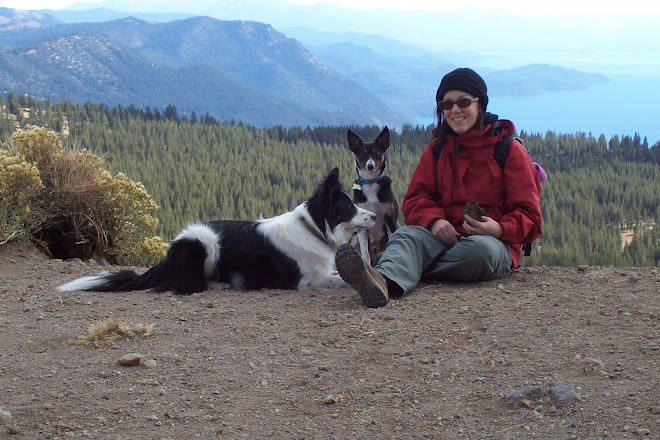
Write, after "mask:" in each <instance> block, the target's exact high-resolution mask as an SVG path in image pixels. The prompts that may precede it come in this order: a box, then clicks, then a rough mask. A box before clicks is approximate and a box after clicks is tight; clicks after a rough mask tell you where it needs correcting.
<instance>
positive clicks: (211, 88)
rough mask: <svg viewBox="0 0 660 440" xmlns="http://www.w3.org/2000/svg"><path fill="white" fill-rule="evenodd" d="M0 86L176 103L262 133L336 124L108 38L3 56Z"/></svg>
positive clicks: (83, 97)
mask: <svg viewBox="0 0 660 440" xmlns="http://www.w3.org/2000/svg"><path fill="white" fill-rule="evenodd" d="M0 84H1V85H2V87H3V89H5V90H16V91H18V90H20V91H21V92H29V93H30V94H32V95H34V96H36V97H44V98H61V97H65V98H67V99H70V100H73V101H79V102H86V101H88V100H91V101H98V102H102V103H104V104H107V105H125V106H128V105H130V104H134V105H135V106H137V107H139V108H144V107H146V106H151V107H156V108H160V109H163V108H165V107H166V106H167V105H168V104H173V105H175V106H176V107H177V110H178V112H179V114H180V115H183V114H190V113H191V112H192V111H195V112H196V113H197V114H198V115H199V116H201V115H203V114H205V113H206V112H209V113H210V114H211V115H213V116H214V117H215V118H216V119H218V120H220V121H231V120H233V121H236V122H238V121H241V122H244V123H248V124H252V125H257V126H262V125H266V126H272V125H278V124H285V125H286V124H287V123H288V124H292V125H306V124H307V123H309V122H312V123H313V124H314V125H321V124H324V123H325V121H326V120H332V121H334V122H335V123H336V124H338V123H339V121H338V118H336V116H334V115H331V114H326V113H323V112H317V113H315V114H312V113H311V112H310V111H309V110H307V109H305V108H303V107H298V106H295V105H293V104H291V103H289V102H285V101H282V100H278V99H276V98H273V97H270V96H268V95H266V94H263V93H260V92H257V91H255V90H254V89H251V88H250V87H248V86H247V85H245V84H243V83H241V82H240V81H238V80H236V79H235V78H233V77H231V76H230V75H228V74H226V73H223V72H221V71H219V70H217V69H213V68H210V67H184V68H179V69H172V68H166V67H162V66H158V65H156V64H154V63H153V62H151V61H150V60H148V59H147V58H146V57H145V56H143V55H141V54H139V53H138V52H136V51H135V50H133V49H130V48H126V47H123V46H120V45H119V44H117V43H115V42H113V41H112V40H110V39H109V38H107V37H104V36H89V35H78V34H75V35H69V36H66V37H58V38H53V39H49V40H44V41H42V42H40V43H37V44H35V45H32V46H30V47H27V48H22V49H16V50H13V51H11V52H6V53H2V54H0ZM333 117H334V118H335V119H332V118H333Z"/></svg>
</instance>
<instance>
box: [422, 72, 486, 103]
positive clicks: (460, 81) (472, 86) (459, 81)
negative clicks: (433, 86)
mask: <svg viewBox="0 0 660 440" xmlns="http://www.w3.org/2000/svg"><path fill="white" fill-rule="evenodd" d="M450 90H460V91H462V92H466V93H469V94H470V95H472V96H475V97H477V98H479V103H480V104H481V106H482V108H483V110H484V112H485V111H486V107H487V106H488V95H487V94H486V93H487V92H488V88H487V87H486V82H485V81H484V80H483V78H481V77H480V76H479V74H478V73H477V72H475V71H474V70H472V69H468V68H467V67H461V68H459V69H456V70H452V71H451V72H449V73H448V74H446V75H445V76H444V77H443V78H442V81H440V87H438V92H437V93H436V94H435V101H436V102H438V101H442V99H443V98H444V96H445V93H447V92H448V91H450Z"/></svg>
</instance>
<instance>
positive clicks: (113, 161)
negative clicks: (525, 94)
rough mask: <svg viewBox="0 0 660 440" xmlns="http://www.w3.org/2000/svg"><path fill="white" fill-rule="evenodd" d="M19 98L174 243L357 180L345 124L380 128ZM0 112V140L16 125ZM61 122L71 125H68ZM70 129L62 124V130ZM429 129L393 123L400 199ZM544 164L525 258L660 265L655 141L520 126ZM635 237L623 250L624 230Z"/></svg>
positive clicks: (369, 132) (362, 131) (391, 158)
mask: <svg viewBox="0 0 660 440" xmlns="http://www.w3.org/2000/svg"><path fill="white" fill-rule="evenodd" d="M23 101H24V102H23V103H22V104H21V103H18V102H17V98H15V97H14V98H13V100H12V101H11V102H8V103H7V106H6V107H7V109H10V108H13V109H16V108H20V107H21V106H27V107H28V108H32V110H31V111H30V117H29V118H27V119H21V118H19V120H20V124H27V123H32V124H35V125H43V126H48V127H50V128H52V129H55V130H56V131H58V132H62V131H65V132H67V133H68V136H64V137H63V141H64V142H66V143H70V144H73V145H78V146H82V147H84V148H87V149H89V150H91V151H93V152H96V153H99V154H103V155H104V156H105V158H106V160H107V163H108V166H109V168H110V169H111V171H112V173H117V172H123V173H125V174H126V175H128V176H129V177H130V178H131V179H133V180H136V181H141V182H142V183H143V184H144V185H145V187H146V188H147V190H148V191H149V193H150V194H151V195H152V197H153V198H154V200H155V201H156V202H157V203H158V204H159V205H160V210H159V211H158V212H157V213H156V217H157V218H159V219H160V221H161V225H160V228H159V233H160V234H161V236H162V237H163V238H164V239H165V240H170V239H172V238H173V237H174V236H175V235H176V234H177V233H178V231H179V230H180V228H181V227H183V226H185V225H186V224H187V223H188V222H191V221H195V220H199V219H213V218H229V219H254V218H258V217H259V216H260V215H263V216H265V217H268V216H272V215H275V214H279V213H282V212H284V211H287V210H290V209H292V208H293V207H295V206H296V205H297V204H299V203H301V202H302V201H303V200H305V199H306V198H307V197H309V195H310V194H311V193H312V191H313V190H314V188H315V187H316V185H317V184H318V182H319V181H320V180H321V179H322V177H323V176H324V175H325V174H326V173H327V172H328V170H330V169H331V168H333V167H335V166H337V167H339V169H340V173H341V174H340V175H341V179H342V182H343V184H344V187H345V188H346V189H350V185H351V183H352V182H353V181H354V180H355V178H356V174H355V167H354V159H353V155H352V154H351V152H350V151H349V150H348V148H347V146H346V131H347V129H348V128H350V129H351V130H353V131H354V132H356V133H357V134H359V136H360V137H361V138H362V139H375V137H376V136H377V135H378V133H379V132H380V130H381V129H382V127H381V126H376V125H373V126H362V127H360V126H333V127H315V128H310V127H307V128H304V129H302V128H298V127H290V128H286V127H283V126H274V127H271V128H256V127H253V126H248V125H243V124H238V125H235V124H219V123H217V121H215V120H213V118H207V117H202V118H199V119H198V118H194V119H188V118H187V117H183V118H181V117H179V116H178V115H177V111H176V107H174V106H171V105H170V106H168V108H166V109H165V110H164V111H163V112H161V111H159V110H157V109H151V108H149V107H147V109H146V110H142V109H138V108H135V107H128V108H125V107H115V108H109V107H106V106H104V105H100V104H96V103H92V102H88V103H86V104H83V105H81V104H74V103H72V102H70V101H61V102H58V103H51V104H50V105H49V106H48V107H47V108H45V109H44V107H43V106H42V105H41V103H39V102H37V101H30V102H25V98H23ZM7 109H5V110H4V111H3V113H4V114H5V116H4V117H2V118H0V135H3V136H4V135H6V134H7V133H9V132H11V131H13V130H14V129H15V127H14V125H13V121H11V120H10V119H7V116H6V114H7V113H6V110H7ZM67 124H68V126H67ZM66 128H68V130H65V129H66ZM431 130H432V127H431V126H428V127H420V126H414V127H413V126H404V127H403V128H402V129H401V130H392V138H391V147H390V149H389V150H388V164H389V165H388V169H387V172H388V175H389V176H390V177H391V178H392V180H393V188H394V193H395V196H396V197H397V198H398V199H399V200H401V199H402V198H403V195H404V193H405V190H406V188H407V184H408V182H409V180H410V177H411V175H412V173H413V171H414V169H415V166H416V165H417V161H418V159H419V156H420V154H421V152H422V150H423V148H424V147H425V146H426V144H427V142H428V140H429V139H430V137H431ZM521 137H522V139H523V142H524V144H525V146H526V147H527V148H528V150H529V151H530V154H531V155H532V157H533V158H534V160H536V161H537V162H539V163H541V165H542V166H543V167H544V168H545V170H546V172H547V173H548V176H549V178H548V180H547V181H546V182H544V183H543V194H542V209H543V214H544V220H545V226H544V232H543V236H542V237H541V238H540V239H539V240H537V241H536V242H535V244H534V251H533V253H532V256H531V257H529V258H528V257H525V258H523V264H525V265H538V264H546V265H560V266H561V265H580V264H592V265H614V266H654V265H657V264H658V262H659V261H660V243H659V238H660V230H659V229H658V227H657V224H658V212H660V144H655V145H653V146H650V147H649V145H647V143H646V140H643V139H641V138H640V137H639V136H638V135H637V134H634V135H632V136H621V137H619V136H614V137H612V138H611V139H609V140H607V139H605V137H604V136H603V135H600V136H599V137H598V138H595V137H593V136H591V135H586V134H584V133H575V134H556V133H553V132H548V133H545V134H540V133H525V132H523V133H521ZM624 229H629V230H631V231H632V232H633V233H634V237H635V238H634V240H633V241H632V242H630V243H628V245H626V246H624V247H623V249H622V234H621V233H622V230H624Z"/></svg>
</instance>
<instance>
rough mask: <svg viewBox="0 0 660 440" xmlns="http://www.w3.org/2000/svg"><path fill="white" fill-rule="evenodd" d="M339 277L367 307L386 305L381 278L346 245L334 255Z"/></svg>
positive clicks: (385, 285)
mask: <svg viewBox="0 0 660 440" xmlns="http://www.w3.org/2000/svg"><path fill="white" fill-rule="evenodd" d="M335 264H336V265H337V272H339V276H341V278H342V279H343V280H344V281H346V283H348V285H349V286H351V287H352V288H353V289H355V290H356V291H357V292H358V293H359V294H360V298H361V299H362V302H363V303H364V305H366V306H367V307H383V306H384V305H385V304H387V301H388V300H389V297H388V295H387V284H386V283H385V280H384V278H383V276H382V275H381V274H380V272H378V271H377V270H376V269H374V268H372V267H371V265H369V264H366V263H365V262H364V260H363V259H362V257H361V256H360V253H359V252H358V251H357V249H355V248H354V247H353V246H351V245H350V244H348V243H344V244H342V245H341V246H340V247H339V249H338V250H337V254H336V255H335Z"/></svg>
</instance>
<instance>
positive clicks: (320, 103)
mask: <svg viewBox="0 0 660 440" xmlns="http://www.w3.org/2000/svg"><path fill="white" fill-rule="evenodd" d="M0 35H1V36H2V43H0V48H1V49H2V50H4V52H3V53H1V54H0V55H2V56H3V58H2V68H1V69H0V87H2V88H3V89H4V90H15V91H19V92H20V93H28V94H30V95H32V96H39V97H42V98H51V99H62V98H65V97H66V98H67V99H75V100H80V101H83V102H84V101H86V100H88V99H91V100H99V101H102V102H105V103H106V104H108V105H125V106H128V105H130V104H134V105H138V106H143V105H144V104H143V103H144V101H145V100H147V101H149V103H150V104H151V105H159V106H161V105H162V106H164V105H166V104H167V103H169V102H177V103H178V107H179V109H180V111H182V112H185V113H188V114H189V113H190V112H192V111H197V112H198V113H199V112H201V111H204V112H206V111H209V112H210V113H211V114H212V115H213V117H214V118H215V119H218V120H221V121H231V120H241V121H242V122H244V123H249V124H252V125H255V126H269V125H275V124H277V123H281V124H284V125H286V126H291V125H319V124H322V123H323V124H347V123H357V122H358V121H369V122H371V123H376V124H390V125H392V124H399V125H400V124H401V123H402V122H403V117H402V116H400V115H399V114H397V113H396V112H395V111H394V110H392V109H391V108H389V107H388V106H387V105H386V104H385V103H384V102H383V101H382V100H380V99H379V98H377V97H376V96H375V95H373V94H371V93H369V92H367V91H366V90H365V89H364V88H362V87H360V86H359V85H358V84H357V83H355V82H354V81H352V80H350V79H348V78H346V77H344V76H342V75H340V74H338V73H337V72H335V71H333V70H332V69H331V68H329V67H328V66H327V65H325V64H324V63H323V62H322V61H321V60H320V59H318V58H317V57H316V56H315V55H314V54H313V53H312V52H310V51H309V50H307V49H306V48H305V47H304V46H302V44H300V43H299V42H298V41H296V40H294V39H291V38H287V37H286V36H285V35H283V34H281V33H280V32H278V31H276V30H275V29H273V28H272V27H271V26H269V25H266V24H263V23H257V22H247V21H221V20H216V19H213V18H209V17H193V18H188V19H183V20H175V21H172V22H168V23H152V22H147V21H144V20H140V19H136V18H126V19H122V20H115V21H109V22H104V23H76V24H59V25H49V26H37V27H35V28H26V27H22V28H20V29H17V28H15V27H7V26H5V27H4V28H2V29H0ZM83 40H84V41H85V42H86V44H85V45H81V44H80V42H81V41H83ZM93 43H96V45H94V44H93ZM110 46H113V50H114V51H115V52H116V51H117V48H121V50H122V53H124V54H127V56H130V58H131V62H130V63H122V62H121V61H125V60H122V59H119V60H117V59H116V58H111V57H106V58H103V57H99V56H96V55H97V54H101V53H107V52H108V47H110ZM66 47H70V48H71V49H70V50H73V51H77V52H80V51H89V52H90V55H89V56H91V57H94V56H96V63H94V64H92V65H89V66H88V65H85V64H83V65H77V66H76V67H77V68H76V69H67V68H66V67H67V66H66V65H62V64H60V65H57V63H55V65H54V63H53V60H55V59H58V57H59V56H61V52H62V50H63V49H65V48H66ZM49 49H50V50H49ZM37 53H38V54H39V55H38V56H35V54H37ZM70 56H71V55H68V56H67V57H66V58H70ZM117 61H120V62H117ZM105 71H113V72H114V74H115V75H114V79H113V80H114V84H113V86H114V88H115V89H117V91H118V92H119V93H117V94H114V95H111V96H112V97H113V98H115V100H112V101H110V100H108V101H106V100H105V99H106V96H107V93H106V90H105V88H104V86H105V84H104V83H103V82H99V83H98V84H97V83H94V82H92V81H87V82H85V79H86V78H87V79H88V78H93V77H94V76H95V75H96V74H97V73H99V72H100V73H101V74H102V73H103V72H105ZM46 77H48V78H50V80H51V81H44V80H40V79H43V78H46ZM33 78H36V79H35V80H33ZM151 82H153V84H152V83H151ZM77 83H81V84H77ZM166 97H169V99H167V98H166ZM174 97H176V98H174ZM255 107H256V108H255ZM273 115H277V117H278V120H277V121H273Z"/></svg>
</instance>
